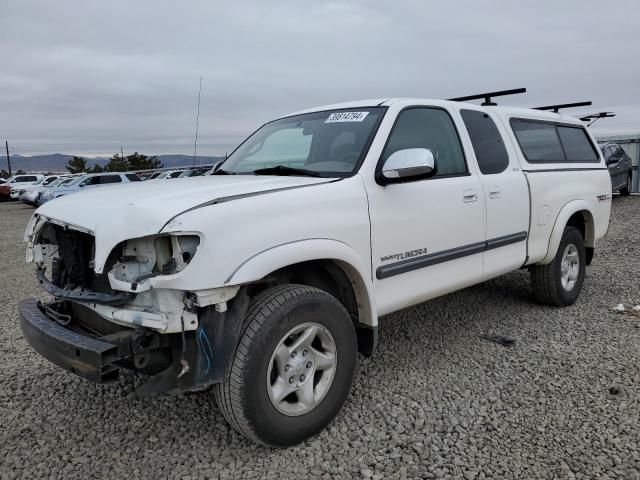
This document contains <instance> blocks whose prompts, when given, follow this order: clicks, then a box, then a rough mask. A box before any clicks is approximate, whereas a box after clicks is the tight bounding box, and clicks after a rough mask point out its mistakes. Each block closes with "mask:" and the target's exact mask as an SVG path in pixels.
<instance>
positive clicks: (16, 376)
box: [0, 196, 640, 479]
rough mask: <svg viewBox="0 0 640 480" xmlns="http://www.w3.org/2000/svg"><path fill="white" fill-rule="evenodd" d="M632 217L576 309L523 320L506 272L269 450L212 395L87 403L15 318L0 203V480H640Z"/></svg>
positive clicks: (410, 319) (399, 320)
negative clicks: (237, 428) (331, 413)
mask: <svg viewBox="0 0 640 480" xmlns="http://www.w3.org/2000/svg"><path fill="white" fill-rule="evenodd" d="M639 208H640V197H637V196H636V197H631V198H620V197H614V199H613V217H612V222H611V227H610V229H609V235H608V236H607V237H606V239H604V240H603V241H602V242H601V244H600V245H598V248H597V251H596V257H595V259H594V263H593V265H592V266H591V267H590V268H589V270H588V274H587V279H586V282H585V286H584V290H583V292H582V295H581V297H580V299H579V301H578V302H577V304H576V305H574V306H572V307H570V308H565V309H555V308H549V307H541V306H538V305H535V304H533V303H532V302H531V292H530V289H529V283H528V275H527V274H526V272H516V273H512V274H509V275H506V276H504V277H502V278H499V279H496V280H493V281H490V282H487V283H484V284H482V285H479V286H476V287H472V288H468V289H466V290H464V291H461V292H457V293H454V294H451V295H448V296H445V297H442V298H439V299H437V300H434V301H431V302H428V303H425V304H422V305H419V306H417V307H414V308H410V309H407V310H404V311H402V312H400V313H397V314H394V315H391V316H388V317H386V318H384V319H382V321H381V325H380V344H379V347H378V352H377V354H376V355H375V356H374V357H372V358H370V359H364V358H360V359H359V366H358V369H357V372H356V377H355V381H354V385H353V390H352V394H351V396H350V397H349V399H348V400H347V403H346V405H345V407H344V408H343V410H342V412H341V413H340V415H339V416H338V417H337V419H336V420H335V421H334V422H333V423H332V424H331V425H330V427H329V428H327V429H326V430H325V431H323V432H322V433H321V434H319V435H318V436H316V437H315V438H312V439H311V440H309V441H307V442H306V443H304V444H302V445H300V446H297V447H295V448H290V449H286V450H272V449H267V448H264V447H260V446H257V445H254V444H253V443H250V442H248V441H246V440H245V439H244V438H243V437H241V436H240V435H238V434H237V433H235V432H234V431H233V430H231V429H230V428H229V427H228V426H227V425H226V423H225V422H224V421H223V419H222V418H221V415H220V414H219V412H218V409H217V407H216V405H215V402H214V400H213V396H212V394H210V393H204V394H198V395H182V396H178V397H164V398H161V397H159V398H151V399H134V400H131V399H128V398H127V396H128V394H129V393H130V392H131V391H132V390H133V388H134V383H135V381H134V379H133V378H132V377H131V376H127V377H125V378H123V379H122V380H121V381H120V383H119V384H117V385H115V386H108V387H102V386H97V385H93V384H91V383H88V382H85V381H83V380H82V379H80V378H77V377H75V376H73V375H71V374H69V373H66V372H64V371H62V370H60V369H58V368H57V367H55V366H54V365H52V364H50V363H48V362H47V361H46V360H44V359H42V358H41V357H40V356H39V355H37V354H36V353H35V352H33V351H32V350H31V349H30V347H29V346H28V345H27V343H26V341H25V340H24V339H23V338H22V335H21V332H20V328H19V326H18V316H17V304H18V300H19V299H21V298H23V297H26V296H33V295H36V296H40V295H41V294H40V292H39V291H38V289H37V288H36V285H35V281H34V275H33V269H32V267H31V266H27V265H26V264H25V263H24V245H23V244H22V242H21V237H22V233H23V230H24V227H25V225H26V223H27V220H28V218H29V216H30V214H31V212H32V210H31V209H30V208H27V207H24V206H22V205H18V204H0V258H2V266H3V269H2V277H1V279H0V305H1V307H0V308H2V313H3V314H2V316H1V317H0V327H1V328H0V352H1V355H2V359H3V364H2V367H3V368H1V369H0V409H1V410H0V415H1V416H0V477H1V478H3V479H4V478H16V477H26V478H39V477H45V478H62V477H64V478H82V479H85V478H106V477H115V478H137V477H152V478H162V477H171V478H231V477H237V478H292V477H294V476H301V477H303V478H304V477H306V476H309V477H320V478H326V479H328V478H360V477H364V478H369V477H372V478H463V479H472V478H500V479H503V478H504V479H507V478H527V479H534V478H536V479H537V478H640V425H639V423H640V367H639V365H640V348H639V346H640V318H639V317H634V316H632V315H629V314H622V313H615V312H613V311H612V307H614V306H615V305H616V304H618V303H625V304H632V305H637V304H640V289H639V288H638V287H639V286H640V240H639V238H638V233H639V232H640V209H639ZM482 335H507V336H510V337H512V338H514V339H515V340H516V342H515V344H514V345H513V346H511V347H509V348H507V347H504V346H501V345H498V344H495V343H492V342H490V341H487V340H485V339H483V338H482ZM612 388H613V389H614V390H611V389H612ZM611 391H614V392H615V391H618V392H619V393H617V394H612V393H610V392H611Z"/></svg>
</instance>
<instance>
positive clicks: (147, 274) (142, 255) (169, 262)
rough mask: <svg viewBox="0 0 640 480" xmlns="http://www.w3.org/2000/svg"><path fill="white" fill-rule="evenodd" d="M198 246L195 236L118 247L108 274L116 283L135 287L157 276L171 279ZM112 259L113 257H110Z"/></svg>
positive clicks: (144, 240)
mask: <svg viewBox="0 0 640 480" xmlns="http://www.w3.org/2000/svg"><path fill="white" fill-rule="evenodd" d="M199 245H200V237H199V236H198V235H179V234H175V235H171V234H169V235H157V236H153V237H143V238H135V239H132V240H127V241H126V242H123V243H122V244H120V245H119V246H118V247H116V249H115V250H114V252H113V253H112V255H114V254H115V256H116V262H115V264H114V265H113V268H112V269H111V270H110V274H111V275H113V277H114V278H115V279H116V280H118V281H124V282H127V283H132V284H133V283H139V282H141V281H143V280H145V279H147V278H152V277H156V276H158V275H173V274H174V273H178V272H180V271H181V270H183V269H184V268H185V267H186V266H187V265H188V264H189V263H190V262H191V260H192V259H193V257H194V256H195V254H196V251H197V250H198V246H199ZM112 258H113V257H112Z"/></svg>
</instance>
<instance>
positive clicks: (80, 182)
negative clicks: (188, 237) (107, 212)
mask: <svg viewBox="0 0 640 480" xmlns="http://www.w3.org/2000/svg"><path fill="white" fill-rule="evenodd" d="M139 181H140V178H139V177H138V176H137V175H136V174H135V173H119V172H112V173H90V174H87V175H84V176H82V177H80V178H78V179H77V180H76V181H74V182H69V183H65V184H61V185H59V186H58V187H54V188H51V189H49V190H48V191H46V192H43V193H42V194H41V195H40V197H39V204H40V205H42V204H43V203H46V202H48V201H50V200H53V199H55V198H58V197H63V196H65V195H70V194H72V193H76V192H79V191H80V190H83V189H87V188H94V187H104V186H105V185H112V184H117V183H130V182H139Z"/></svg>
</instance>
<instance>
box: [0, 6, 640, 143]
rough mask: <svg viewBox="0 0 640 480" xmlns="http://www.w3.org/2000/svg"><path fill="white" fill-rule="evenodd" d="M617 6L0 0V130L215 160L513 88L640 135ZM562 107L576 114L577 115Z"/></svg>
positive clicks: (632, 35) (638, 65) (634, 58)
mask: <svg viewBox="0 0 640 480" xmlns="http://www.w3.org/2000/svg"><path fill="white" fill-rule="evenodd" d="M639 31H640V5H639V4H638V2H637V0H629V1H616V2H605V1H584V0H572V1H568V0H563V1H561V2H560V1H556V0H548V1H528V2H526V1H522V2H507V1H494V2H492V1H478V0H470V1H403V0H394V1H373V0H364V1H355V0H354V1H329V2H322V1H305V0H295V1H288V0H279V1H267V0H261V1H255V2H251V1H247V2H244V1H236V2H224V3H223V2H216V1H211V0H207V1H181V2H176V1H161V0H136V1H118V0H110V1H108V2H85V1H82V2H80V1H68V0H56V1H55V2H46V1H28V0H2V3H1V5H0V139H2V140H4V139H5V138H6V139H8V140H9V143H10V145H11V146H12V150H13V152H14V153H20V154H26V155H29V154H37V153H52V152H63V153H80V154H89V155H100V154H112V153H113V152H115V151H118V150H119V149H120V145H122V146H123V148H124V150H125V153H126V152H131V151H133V150H137V151H141V152H145V153H150V154H160V153H187V154H188V153H192V151H193V136H194V131H195V108H196V101H197V92H198V82H199V77H200V76H202V77H203V84H202V103H201V115H200V133H199V138H200V140H199V146H198V151H199V153H201V154H224V152H225V151H228V150H231V149H232V148H233V147H234V146H235V145H237V143H238V142H239V141H240V140H241V139H242V138H243V137H244V136H245V135H246V134H248V133H250V132H251V131H252V130H253V129H255V128H256V127H257V126H259V125H260V124H261V123H263V122H264V121H267V120H269V119H272V118H274V117H276V116H279V115H282V114H286V113H288V112H290V111H295V110H299V109H302V108H305V107H310V106H314V105H321V104H326V103H335V102H339V101H344V100H351V99H360V98H378V97H429V98H447V97H452V96H460V95H465V94H470V93H476V92H481V91H486V90H496V89H504V88H516V87H526V88H527V89H528V93H527V94H526V95H523V96H519V97H513V98H511V99H509V100H508V101H505V103H510V104H517V105H524V106H535V105H540V104H548V103H557V102H569V101H581V100H592V101H593V102H594V107H593V108H592V109H587V110H586V111H600V110H603V109H607V110H614V111H616V112H618V114H619V115H618V117H616V118H615V119H612V120H602V121H601V123H600V125H601V127H600V129H601V130H608V131H629V130H635V131H640V97H639V91H640V56H639V55H638V50H637V49H638V46H639V45H640V41H639V40H638V32H639ZM582 112H585V110H582V111H576V113H582Z"/></svg>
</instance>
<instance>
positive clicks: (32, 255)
mask: <svg viewBox="0 0 640 480" xmlns="http://www.w3.org/2000/svg"><path fill="white" fill-rule="evenodd" d="M25 240H26V241H27V242H28V248H27V261H31V262H33V263H35V264H36V266H37V271H36V276H37V279H38V282H39V284H40V285H41V286H42V287H43V288H44V289H45V290H46V291H47V292H48V293H49V294H51V295H52V296H53V297H54V298H55V300H54V301H53V302H50V303H42V302H37V301H36V300H33V299H28V300H25V301H23V302H22V303H21V304H20V320H21V326H22V330H23V332H24V335H25V338H26V339H27V340H28V341H29V343H30V344H31V345H32V346H33V348H34V349H35V350H36V351H38V352H39V353H41V354H42V355H43V356H45V357H46V358H47V359H49V360H50V361H52V362H53V363H55V364H57V365H59V366H61V367H63V368H65V369H67V370H69V371H71V372H73V373H75V374H77V375H79V376H81V377H83V378H86V379H88V380H91V381H95V382H99V383H110V382H113V381H115V380H116V379H117V378H118V375H119V370H120V368H126V369H130V370H134V371H136V372H139V373H143V374H146V375H151V377H150V378H149V380H148V381H147V382H146V383H145V384H144V385H143V386H142V387H141V388H140V389H139V390H138V393H139V394H141V395H147V394H154V393H160V392H165V393H177V392H183V391H191V390H200V389H203V388H205V387H206V386H208V385H211V384H213V383H218V382H221V381H223V379H224V378H225V375H226V374H227V373H228V372H227V366H228V365H229V363H230V360H231V358H232V356H233V354H234V351H235V345H236V344H237V339H238V337H239V334H240V326H241V325H242V318H243V317H244V313H245V310H246V307H247V303H248V298H247V296H246V295H245V294H244V292H243V291H241V290H239V288H238V287H221V288H213V289H206V290H180V289H177V288H175V285H176V283H178V284H179V283H180V282H176V281H175V280H176V278H177V276H179V275H180V272H181V271H182V270H184V269H185V268H187V266H188V265H189V263H190V262H191V261H193V259H194V257H195V256H196V254H197V250H198V246H199V245H200V242H201V238H200V236H199V235H198V234H197V233H188V232H187V233H182V232H180V233H175V234H173V233H172V234H159V235H154V236H149V237H144V238H138V239H132V240H127V241H125V242H121V243H119V244H118V245H116V246H115V247H114V248H113V249H112V250H111V252H110V253H109V255H108V257H107V260H106V262H105V263H104V265H100V266H98V267H96V265H95V257H96V255H95V251H96V242H95V238H94V236H93V234H92V232H90V231H88V230H83V229H81V228H78V227H75V226H70V225H65V224H63V223H61V222H56V221H55V220H52V219H47V218H44V217H38V216H37V215H36V216H34V218H33V219H32V221H31V222H30V224H29V227H28V228H27V234H26V236H25ZM105 253H106V252H105ZM169 287H171V288H169Z"/></svg>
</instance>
